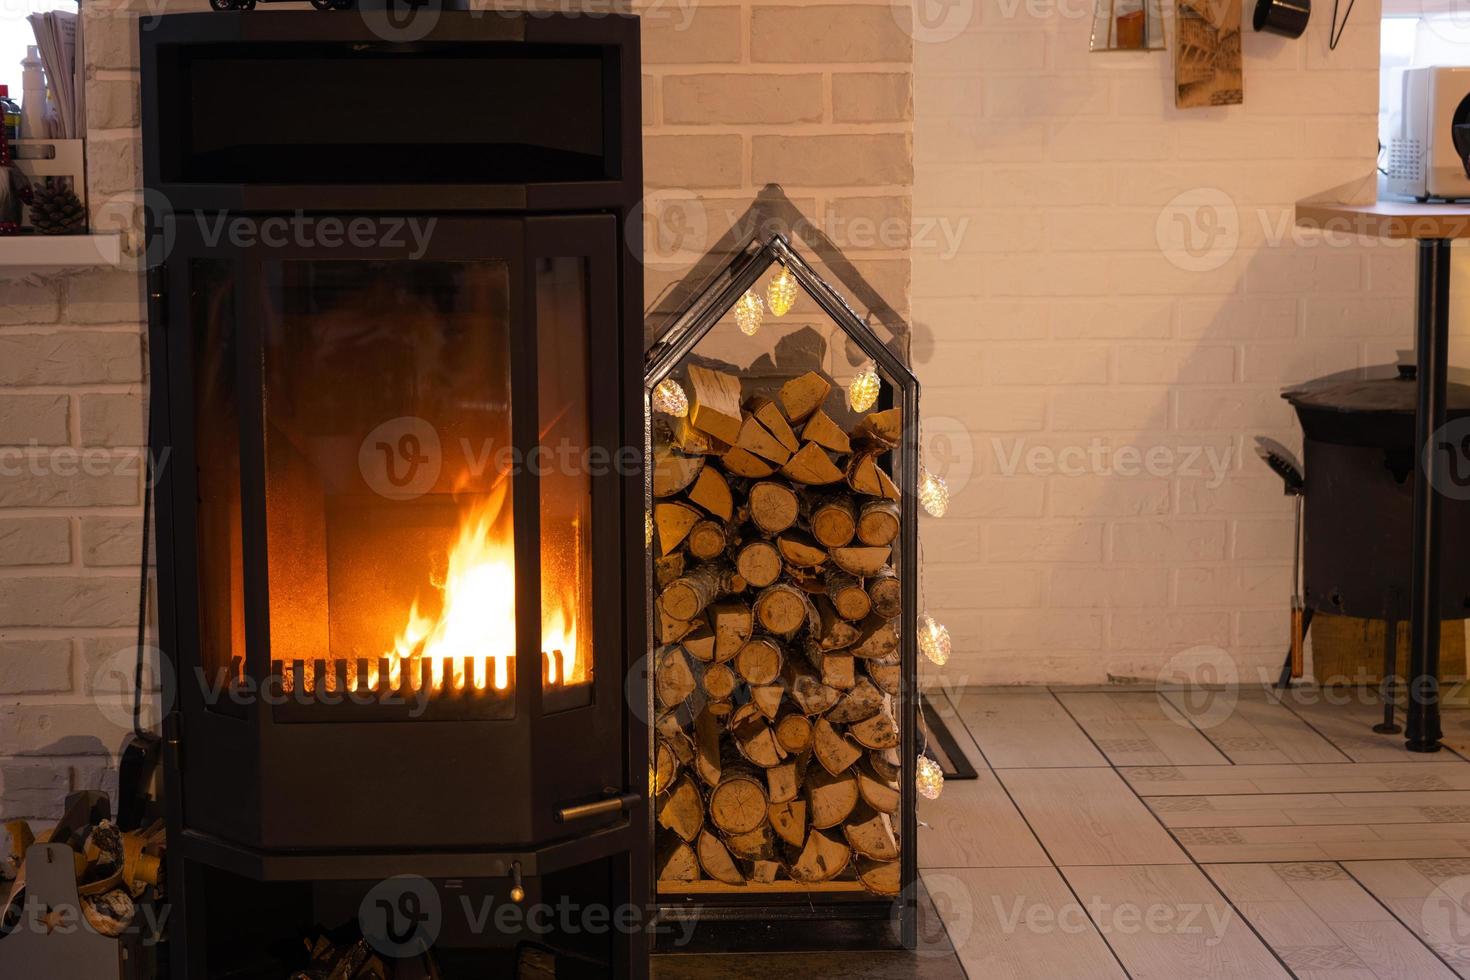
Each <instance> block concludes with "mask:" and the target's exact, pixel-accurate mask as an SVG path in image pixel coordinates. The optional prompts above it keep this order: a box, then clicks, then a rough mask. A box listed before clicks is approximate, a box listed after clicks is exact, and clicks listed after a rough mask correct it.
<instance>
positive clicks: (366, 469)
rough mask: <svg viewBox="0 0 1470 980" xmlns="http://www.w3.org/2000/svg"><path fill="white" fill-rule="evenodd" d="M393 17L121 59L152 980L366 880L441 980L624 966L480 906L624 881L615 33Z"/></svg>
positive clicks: (175, 21) (206, 970) (329, 909)
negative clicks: (142, 325) (142, 459)
mask: <svg viewBox="0 0 1470 980" xmlns="http://www.w3.org/2000/svg"><path fill="white" fill-rule="evenodd" d="M425 18H426V19H424V20H421V22H420V29H415V30H413V31H412V32H411V33H412V34H413V39H412V40H404V39H403V38H404V37H405V34H404V32H402V31H399V32H397V33H395V32H393V31H385V30H382V29H381V25H378V24H375V23H374V21H373V19H372V18H371V17H368V16H366V15H364V16H357V15H349V14H341V15H336V14H329V15H322V14H315V13H310V12H291V13H286V12H272V13H265V12H259V13H243V12H242V13H202V14H183V15H167V16H163V17H160V18H154V19H152V20H150V21H147V22H145V23H144V25H143V29H142V30H141V33H140V38H141V50H142V79H143V126H144V132H145V158H144V165H145V174H146V186H147V190H148V203H149V206H150V208H151V210H152V211H153V212H154V215H153V217H154V218H155V219H156V220H155V221H154V222H153V226H152V227H151V228H150V241H149V247H150V263H151V268H150V294H151V301H152V302H151V307H150V339H151V350H152V360H153V379H154V384H153V424H152V439H153V441H154V444H155V446H156V447H158V448H159V449H162V448H164V447H167V448H168V449H169V450H170V452H171V457H170V460H169V464H168V465H167V467H166V468H165V470H164V473H163V478H162V480H161V483H160V485H159V488H158V501H157V504H158V524H159V532H158V541H159V582H160V595H161V610H160V614H161V636H162V644H163V647H164V649H165V651H166V653H167V655H168V657H169V659H170V662H171V666H172V667H173V670H174V672H175V675H176V677H177V678H178V681H179V683H178V697H177V699H176V703H175V704H174V705H173V707H172V710H171V711H170V713H169V714H168V715H167V718H166V724H165V737H166V744H167V746H168V751H167V752H166V753H165V757H166V789H167V798H168V804H169V830H170V838H171V840H170V849H169V854H170V860H171V866H170V888H171V902H172V905H173V922H172V924H171V925H172V935H173V939H174V942H175V948H176V952H175V955H174V956H173V960H174V965H173V975H174V976H175V977H177V978H183V977H191V978H198V977H206V976H208V977H224V976H242V977H243V976H276V977H279V976H283V975H285V970H284V969H283V968H293V967H294V964H295V960H294V959H293V957H294V956H295V955H296V954H297V952H298V951H299V950H300V949H301V948H302V940H303V939H305V938H309V934H310V931H311V930H312V929H313V928H315V927H318V926H321V927H326V928H331V927H333V926H336V925H338V924H340V923H342V922H344V921H350V920H352V919H353V918H354V917H355V916H357V914H358V912H359V909H363V910H364V911H365V914H366V912H367V911H370V910H371V909H372V908H373V902H374V901H378V902H379V904H383V905H384V907H385V908H387V909H388V910H389V911H388V912H387V914H388V915H389V923H388V925H389V928H390V930H391V928H392V919H391V916H392V914H393V911H394V910H397V909H399V908H403V909H404V911H405V914H408V907H407V906H405V905H403V904H402V902H401V901H400V898H401V896H399V897H390V898H389V899H388V900H387V901H386V902H384V901H383V900H382V897H381V894H380V892H381V886H380V885H379V883H380V882H382V880H383V879H385V878H390V877H392V876H410V877H411V879H412V880H413V881H414V882H419V881H422V882H424V883H426V885H427V887H428V889H429V891H431V892H432V895H431V896H424V895H420V896H419V898H425V897H429V898H430V899H431V900H432V901H435V902H437V903H438V904H439V905H440V906H441V914H440V916H439V918H440V921H439V922H438V924H437V934H438V943H437V945H436V947H435V955H437V956H439V957H440V961H439V965H440V968H441V969H443V970H444V975H445V976H476V977H480V976H512V975H514V972H515V971H514V969H513V968H508V967H507V966H506V965H505V964H506V963H507V962H513V959H512V960H507V959H506V957H508V956H509V957H514V956H515V955H516V954H515V952H514V949H515V947H517V946H519V947H520V948H521V949H522V950H524V949H525V948H526V944H527V942H528V941H534V942H535V943H537V944H538V945H540V946H543V947H548V948H550V949H552V950H556V951H558V953H559V954H565V955H568V956H571V957H572V958H573V960H574V961H575V962H576V963H579V964H581V965H582V967H583V968H584V969H586V970H588V971H590V973H592V974H593V975H601V976H607V975H622V974H624V973H625V972H627V971H629V970H630V969H631V970H633V971H634V972H637V971H638V970H641V969H643V967H642V964H643V962H644V960H645V957H644V956H643V955H642V949H643V947H644V941H643V940H642V938H641V933H638V932H636V931H629V930H623V931H618V930H609V929H607V928H603V929H601V930H598V929H595V928H594V929H577V930H575V935H573V934H568V933H567V931H566V930H565V929H560V930H555V929H554V930H552V931H551V932H545V931H537V930H535V929H532V928H522V929H520V930H512V929H507V928H504V927H498V928H497V927H487V926H486V924H485V923H486V922H487V921H490V920H486V919H483V918H479V919H477V917H476V916H475V915H474V914H473V913H472V910H474V909H483V908H485V902H486V901H491V902H494V903H501V904H504V903H511V904H514V905H520V906H523V907H530V906H534V905H536V904H537V903H548V904H553V905H554V904H556V903H558V902H559V901H563V900H565V901H568V902H571V903H573V904H574V905H578V906H589V907H590V906H594V905H596V906H602V907H612V908H616V907H619V906H621V905H623V904H626V903H629V902H637V901H641V900H642V898H643V896H645V895H646V892H647V885H646V881H645V878H646V875H647V864H648V861H647V858H646V847H647V844H646V835H645V834H644V833H642V828H643V824H642V822H641V821H639V820H637V819H635V814H634V813H633V811H635V810H637V809H639V808H640V807H641V800H642V798H643V796H644V789H643V787H644V786H645V785H646V780H647V776H646V773H647V772H648V761H647V747H646V744H647V732H646V728H645V727H643V723H642V722H640V721H639V719H638V718H637V717H636V716H634V715H633V714H631V713H630V712H629V711H627V710H626V708H625V703H624V699H623V696H622V689H623V678H624V677H625V676H627V672H628V666H629V664H628V654H627V651H629V650H639V649H640V648H641V646H642V643H643V637H644V624H643V618H642V611H641V607H642V603H641V599H640V598H639V597H641V596H642V594H643V548H642V531H643V521H642V516H641V510H642V505H641V500H640V498H641V479H642V477H641V473H640V467H639V463H638V460H639V456H640V450H638V449H636V448H635V449H632V450H628V451H620V447H638V446H640V445H641V433H642V417H641V412H640V404H641V397H640V394H639V393H640V391H641V378H642V362H641V355H642V350H641V311H642V282H641V275H642V274H641V268H640V264H639V249H638V245H637V242H638V239H639V235H640V231H639V229H638V228H637V227H636V226H634V227H631V228H630V227H629V216H630V214H631V213H632V211H633V209H634V207H635V206H636V205H637V203H638V201H639V199H640V197H641V193H642V188H641V183H642V174H641V159H640V132H641V122H640V104H639V51H638V22H637V20H636V19H635V18H630V17H621V16H606V17H598V18H588V17H575V16H559V15H542V14H537V15H528V14H499V13H483V14H470V13H448V12H433V11H430V12H429V13H427V14H426V15H425ZM415 887H420V888H422V887H423V886H421V885H417V884H416V885H415ZM375 888H377V889H378V891H376V892H375V891H374V889H375ZM374 895H378V898H376V899H374V897H373V896H374ZM415 902H416V903H417V902H418V900H417V899H416V900H415ZM413 907H414V908H415V909H417V908H420V907H421V904H414V906H413ZM466 913H470V914H468V915H467V914H466ZM410 918H412V917H410ZM362 925H363V928H364V929H365V930H366V929H367V926H366V923H365V922H364V923H363V924H362ZM370 938H371V937H370ZM441 950H442V951H445V952H441ZM456 950H458V951H460V952H455V951H456ZM507 951H509V952H507ZM457 956H458V957H461V959H455V957H457ZM456 969H458V970H459V971H460V972H456ZM557 975H558V976H560V975H563V974H562V973H558V974H557Z"/></svg>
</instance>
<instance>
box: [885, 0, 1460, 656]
mask: <svg viewBox="0 0 1470 980" xmlns="http://www.w3.org/2000/svg"><path fill="white" fill-rule="evenodd" d="M967 3H969V0H962V2H961V3H960V4H959V5H957V8H956V9H959V10H961V11H964V12H967V13H968V18H967V23H965V24H964V27H963V30H962V31H961V32H959V33H958V34H957V35H955V36H952V37H950V38H947V39H946V38H943V37H936V36H935V34H931V35H929V36H928V40H927V41H925V40H924V35H921V40H920V42H919V43H916V45H915V52H914V66H915V67H914V70H915V81H914V87H915V119H916V122H915V136H914V141H915V157H916V165H915V181H914V214H915V223H916V238H915V247H914V287H913V311H914V318H915V320H916V322H917V337H918V338H920V341H919V342H917V343H916V346H915V358H916V361H917V363H918V366H919V373H920V376H921V378H922V380H923V381H924V383H925V396H926V399H925V405H926V417H927V418H928V419H929V430H930V432H931V435H932V434H933V433H934V431H935V430H936V429H940V430H942V431H944V432H945V433H946V434H948V435H949V436H950V437H951V440H953V439H954V432H956V431H958V432H960V433H962V435H961V436H960V437H959V440H958V443H957V452H958V455H959V457H960V459H959V466H960V469H961V470H970V471H972V475H971V476H970V477H969V478H968V479H964V478H963V476H962V475H961V478H960V479H957V480H956V486H955V488H954V489H955V490H956V493H955V499H954V503H953V506H952V509H951V514H950V516H949V517H947V518H946V519H945V520H944V521H943V522H934V521H928V522H927V523H926V525H925V534H924V543H925V547H926V558H927V564H926V572H927V575H926V579H927V585H928V590H927V591H928V605H929V607H930V608H931V610H932V611H933V613H934V615H935V616H936V618H938V619H940V620H941V621H943V622H946V623H948V625H949V626H950V628H951V632H952V633H953V636H954V645H955V654H954V658H953V660H952V661H951V663H950V666H949V667H948V668H947V669H946V671H945V672H944V679H945V683H950V684H954V683H963V682H971V683H976V682H984V683H1039V682H1053V683H1065V682H1087V683H1095V682H1103V681H1106V680H1108V679H1109V678H1113V677H1129V676H1142V677H1145V678H1150V679H1151V678H1152V677H1154V676H1155V675H1156V674H1157V672H1158V670H1159V667H1160V665H1162V664H1163V663H1164V662H1165V661H1167V660H1168V658H1169V657H1171V656H1172V655H1174V654H1176V653H1178V652H1180V651H1183V650H1185V649H1187V648H1189V647H1192V646H1196V645H1199V644H1214V645H1218V646H1221V647H1224V648H1225V649H1227V650H1229V651H1230V652H1231V653H1232V654H1233V655H1235V658H1236V661H1237V663H1238V664H1239V665H1240V669H1241V670H1242V672H1243V673H1244V674H1246V675H1247V676H1249V677H1250V678H1251V679H1254V678H1255V676H1256V669H1257V668H1258V667H1259V668H1264V669H1270V670H1273V671H1274V670H1275V669H1277V668H1279V665H1280V661H1281V656H1282V654H1283V652H1284V641H1285V638H1286V627H1287V620H1286V608H1287V607H1286V601H1287V597H1288V595H1289V587H1290V576H1289V571H1288V568H1289V563H1290V556H1291V546H1290V526H1291V525H1290V518H1291V509H1290V505H1289V503H1288V502H1287V500H1286V499H1285V498H1284V497H1283V496H1282V494H1281V489H1280V483H1279V481H1278V480H1277V479H1276V478H1275V477H1274V476H1272V475H1271V474H1270V473H1269V472H1268V471H1267V470H1266V469H1265V467H1264V466H1262V465H1261V464H1260V463H1259V462H1258V461H1257V460H1256V459H1255V457H1254V455H1253V453H1252V450H1251V445H1252V437H1254V436H1255V435H1257V434H1264V435H1270V436H1273V437H1275V438H1278V439H1280V440H1281V441H1283V442H1286V443H1287V444H1288V445H1293V446H1296V445H1299V443H1300V439H1299V436H1298V435H1297V430H1296V425H1295V421H1294V419H1293V416H1292V413H1291V412H1290V410H1289V408H1288V407H1287V406H1286V405H1285V403H1283V402H1282V401H1281V400H1280V398H1279V392H1280V389H1281V388H1282V387H1283V386H1284V385H1287V384H1290V383H1292V382H1297V381H1302V380H1305V379H1307V378H1310V377H1314V376H1317V375H1320V374H1324V373H1327V372H1330V371H1335V370H1341V369H1344V368H1348V367H1353V366H1356V365H1358V364H1362V363H1373V362H1382V361H1385V360H1390V359H1392V358H1393V357H1394V352H1395V350H1396V349H1398V348H1402V347H1409V346H1411V345H1412V336H1411V315H1412V313H1411V310H1412V307H1411V294H1412V262H1413V257H1412V253H1411V249H1409V248H1384V247H1382V246H1380V245H1378V244H1377V243H1350V246H1349V247H1328V246H1326V245H1324V244H1323V243H1322V241H1321V240H1320V239H1318V238H1315V237H1312V236H1308V237H1306V238H1305V239H1304V240H1302V241H1300V242H1296V241H1294V240H1293V238H1292V237H1291V236H1289V235H1288V236H1286V238H1285V240H1284V241H1281V240H1280V239H1281V237H1282V236H1281V232H1282V231H1283V230H1286V231H1289V230H1290V228H1291V223H1290V222H1291V205H1292V203H1293V202H1294V201H1295V200H1297V199H1298V198H1300V197H1304V196H1306V195H1308V194H1314V193H1318V192H1320V191H1323V190H1325V189H1327V188H1330V187H1333V186H1335V185H1338V184H1341V183H1344V182H1346V181H1349V180H1353V179H1357V178H1360V177H1363V176H1364V175H1366V174H1368V173H1370V172H1371V169H1372V167H1373V163H1374V152H1375V145H1376V144H1375V137H1376V128H1377V124H1376V113H1377V92H1378V89H1377V69H1378V44H1377V38H1378V24H1377V18H1378V4H1377V3H1374V2H1372V0H1368V5H1367V6H1366V7H1365V6H1364V5H1363V3H1359V4H1358V6H1357V8H1356V9H1355V10H1354V11H1353V17H1352V21H1351V23H1350V26H1349V28H1348V30H1347V33H1346V35H1345V37H1344V40H1343V42H1342V44H1341V46H1340V47H1339V48H1338V50H1337V51H1336V52H1332V53H1329V52H1328V51H1327V28H1328V23H1327V21H1328V18H1327V17H1326V16H1325V14H1326V10H1325V8H1324V9H1323V10H1322V11H1320V12H1319V14H1320V15H1319V16H1318V17H1314V18H1313V20H1312V23H1311V24H1310V27H1309V29H1308V32H1307V34H1306V35H1305V36H1304V37H1303V38H1301V39H1300V40H1298V41H1288V40H1285V39H1282V38H1279V37H1273V36H1270V35H1264V34H1255V33H1253V32H1252V31H1251V30H1250V28H1249V24H1248V21H1249V9H1247V11H1246V15H1245V16H1246V19H1247V24H1246V27H1245V31H1244V33H1243V43H1244V59H1245V105H1244V106H1241V107H1233V108H1216V109H1204V110H1188V111H1183V110H1176V109H1175V108H1174V106H1173V93H1172V89H1171V79H1172V74H1173V67H1172V54H1170V53H1162V54H1150V55H1140V54H1133V53H1127V54H1104V55H1090V54H1089V53H1088V34H1089V30H1090V22H1089V19H1088V17H1087V14H1088V12H1090V10H1091V6H1092V5H1091V4H1075V3H1074V4H1067V3H1060V4H1054V3H1038V2H1026V0H1018V2H1015V3H1011V2H1006V0H974V2H973V6H967ZM1247 8H1249V5H1247ZM1071 14H1077V15H1079V16H1071ZM949 23H954V22H953V21H951V22H949ZM944 27H945V25H944V24H941V25H939V26H938V27H937V28H936V33H937V34H942V33H944V31H943V28H944ZM1171 27H1172V24H1171ZM950 33H953V32H950ZM1172 46H1173V44H1172V38H1171V40H1170V47H1171V49H1172ZM1202 189H1203V191H1204V192H1207V194H1208V196H1201V194H1202ZM1179 195H1186V197H1184V198H1183V199H1179ZM1171 202H1175V205H1176V206H1175V208H1174V209H1173V211H1177V212H1178V217H1175V216H1174V213H1173V211H1166V209H1167V208H1169V205H1170V203H1171ZM1201 203H1215V204H1219V205H1221V207H1220V208H1219V210H1217V212H1216V214H1217V215H1220V216H1226V214H1227V211H1228V209H1233V211H1234V214H1235V216H1236V219H1237V221H1236V223H1235V227H1236V229H1237V230H1236V231H1235V232H1234V233H1233V234H1231V235H1228V236H1226V237H1225V238H1224V239H1223V242H1222V244H1221V247H1223V248H1224V249H1225V251H1224V254H1223V255H1220V256H1219V257H1218V261H1217V262H1214V263H1206V265H1215V266H1216V267H1214V268H1206V267H1202V266H1200V264H1198V263H1195V262H1193V261H1192V259H1191V256H1189V255H1188V254H1187V253H1184V252H1183V251H1182V250H1181V249H1179V248H1178V247H1177V245H1178V242H1179V241H1180V240H1179V239H1175V238H1170V237H1169V233H1170V232H1171V230H1173V229H1176V228H1177V227H1179V226H1177V225H1175V224H1174V222H1176V221H1186V222H1188V221H1200V220H1202V219H1201V212H1200V209H1199V207H1198V205H1199V204H1201ZM1181 204H1182V205H1183V206H1182V207H1181V206H1179V205H1181ZM1212 216H1214V215H1210V214H1205V215H1203V218H1209V217H1212ZM926 221H928V222H940V223H944V222H948V223H950V224H951V225H952V226H955V227H960V226H963V227H964V228H965V232H964V234H963V237H962V240H961V241H960V244H959V247H958V249H956V250H954V251H953V254H950V253H948V252H946V251H944V250H942V249H939V248H935V247H931V246H928V245H926V243H924V242H923V241H921V239H920V233H919V229H921V228H922V227H923V225H924V223H925V222H926ZM1193 227H1194V228H1195V231H1196V235H1197V236H1198V237H1196V238H1195V240H1194V243H1195V244H1196V245H1197V246H1200V247H1201V249H1200V250H1201V251H1204V249H1203V246H1204V245H1206V244H1207V243H1206V241H1205V239H1204V237H1203V232H1202V231H1201V230H1200V228H1201V227H1202V226H1200V225H1197V224H1196V225H1194V226H1193ZM1161 229H1162V231H1163V232H1164V237H1163V238H1162V245H1161V237H1160V231H1161ZM1212 254H1213V253H1212ZM1461 265H1463V263H1461ZM1457 274H1458V275H1460V276H1461V277H1462V279H1463V280H1464V283H1463V284H1464V285H1467V286H1470V276H1467V275H1466V274H1465V273H1464V270H1463V269H1462V268H1460V267H1459V266H1457ZM1460 292H1463V293H1464V294H1465V295H1464V298H1463V299H1461V297H1460V296H1459V293H1460ZM1456 299H1457V300H1458V301H1460V302H1461V304H1462V305H1461V306H1460V308H1459V309H1460V311H1461V313H1460V315H1459V316H1458V317H1457V319H1456V327H1455V329H1456V331H1457V333H1458V334H1459V335H1460V336H1461V337H1463V336H1464V335H1465V333H1466V332H1467V331H1466V330H1465V328H1464V326H1463V324H1464V322H1465V321H1466V318H1467V317H1470V307H1467V306H1465V305H1464V304H1465V303H1466V302H1470V289H1460V290H1457V295H1456ZM1459 344H1460V346H1459V350H1458V354H1457V359H1458V360H1459V361H1460V362H1461V363H1470V348H1467V347H1466V345H1465V343H1464V342H1463V340H1461V341H1459ZM940 416H945V417H948V418H949V419H953V420H954V421H953V423H949V424H946V423H945V422H943V421H939V422H937V421H936V419H937V418H938V417H940ZM1095 440H1096V441H1098V443H1099V445H1105V446H1108V447H1112V448H1113V449H1117V448H1118V447H1137V448H1138V449H1139V450H1140V451H1141V452H1142V453H1144V454H1146V453H1147V452H1148V451H1149V450H1150V449H1153V448H1154V447H1164V449H1166V450H1168V451H1170V452H1172V453H1175V456H1174V458H1175V459H1176V460H1177V461H1178V463H1179V464H1182V463H1183V462H1184V461H1185V459H1186V454H1187V453H1192V452H1193V451H1194V450H1195V449H1196V448H1199V449H1202V450H1205V451H1206V452H1209V451H1213V452H1215V453H1216V454H1217V457H1216V458H1219V457H1220V454H1223V453H1224V452H1225V451H1227V450H1228V451H1229V452H1230V454H1231V455H1230V457H1229V464H1230V466H1229V470H1228V473H1227V474H1226V477H1225V479H1224V480H1223V482H1221V483H1220V484H1219V485H1218V486H1216V485H1214V484H1215V482H1216V481H1215V480H1214V478H1213V477H1212V476H1211V475H1210V471H1209V469H1208V467H1205V468H1204V470H1203V471H1202V472H1198V473H1191V472H1181V471H1180V470H1181V466H1180V465H1175V466H1174V467H1171V468H1167V469H1166V470H1165V471H1163V472H1152V471H1149V470H1147V469H1145V470H1142V471H1140V472H1138V473H1137V475H1132V476H1122V475H1118V474H1116V473H1114V472H1110V471H1108V470H1107V469H1106V468H1104V469H1103V470H1102V471H1101V472H1099V469H1098V468H1097V467H1095V466H1092V465H1090V464H1084V465H1083V466H1082V467H1081V471H1080V474H1079V475H1063V474H1062V473H1061V472H1059V471H1056V470H1052V469H1046V468H1044V467H1043V468H1042V469H1040V470H1038V469H1036V468H1035V467H1031V466H1028V464H1027V463H1026V461H1025V457H1024V454H1023V455H1022V462H1021V464H1020V465H1019V467H1016V468H1014V470H1013V471H1012V472H1011V473H1009V474H1008V473H1007V469H1008V468H1009V467H1007V466H1006V465H1004V463H1005V461H1006V460H1009V459H1011V458H1012V457H1013V456H1014V455H1016V450H1017V447H1018V446H1020V447H1021V448H1022V449H1023V450H1025V451H1026V452H1030V451H1032V450H1035V449H1038V448H1039V449H1041V450H1044V451H1045V452H1046V453H1047V454H1054V455H1055V458H1057V459H1060V458H1062V457H1061V454H1062V453H1063V452H1065V451H1067V450H1069V449H1071V450H1073V451H1075V450H1077V449H1078V448H1079V447H1080V448H1082V449H1086V448H1088V447H1090V446H1092V445H1093V443H1094V441H1095ZM934 455H935V456H936V457H937V459H936V462H937V463H939V464H942V462H943V456H944V454H943V453H942V452H939V451H938V450H936V451H935V453H934ZM1048 458H1051V457H1050V456H1048Z"/></svg>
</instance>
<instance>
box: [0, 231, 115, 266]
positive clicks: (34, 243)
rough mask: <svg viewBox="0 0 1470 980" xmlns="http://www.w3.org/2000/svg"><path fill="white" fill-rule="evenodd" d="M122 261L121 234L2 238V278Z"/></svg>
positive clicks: (0, 252)
mask: <svg viewBox="0 0 1470 980" xmlns="http://www.w3.org/2000/svg"><path fill="white" fill-rule="evenodd" d="M121 261H122V236H121V235H117V234H112V235H36V234H25V235H3V236H0V275H4V274H5V273H6V272H10V271H15V272H34V271H35V270H37V269H69V268H86V267H89V266H115V265H117V264H118V263H120V262H121Z"/></svg>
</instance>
